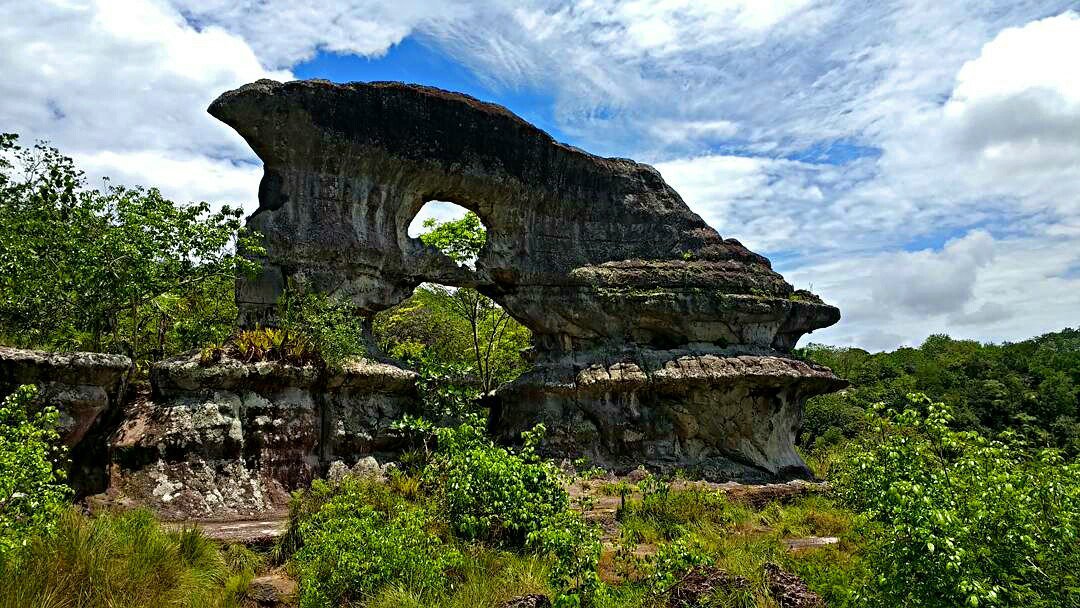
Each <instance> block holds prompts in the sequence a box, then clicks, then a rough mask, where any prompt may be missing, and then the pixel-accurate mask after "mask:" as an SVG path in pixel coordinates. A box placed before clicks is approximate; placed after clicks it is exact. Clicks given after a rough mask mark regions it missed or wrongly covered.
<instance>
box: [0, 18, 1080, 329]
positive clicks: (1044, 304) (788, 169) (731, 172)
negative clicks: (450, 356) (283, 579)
mask: <svg viewBox="0 0 1080 608" xmlns="http://www.w3.org/2000/svg"><path fill="white" fill-rule="evenodd" d="M1073 5H1074V3H1071V2H1069V1H1068V0H1011V1H1008V2H1005V1H1003V0H1001V1H998V0H995V1H994V2H992V3H990V4H987V3H986V2H984V1H983V0H960V1H958V2H939V1H934V0H905V1H900V0H895V1H894V0H886V1H883V2H875V3H865V2H858V1H856V0H844V1H841V2H825V1H824V0H791V1H786V0H769V1H763V0H732V1H725V2H721V1H716V2H700V1H696V0H655V1H646V0H629V1H616V0H558V1H555V0H553V1H546V0H456V1H453V2H438V3H432V2H428V1H426V0H397V1H395V2H385V1H382V0H338V1H334V2H331V1H327V0H321V1H318V2H314V3H296V2H291V1H290V2H285V1H284V0H243V1H242V2H226V1H225V0H172V1H171V2H167V1H166V0H112V1H110V0H98V1H91V0H74V1H71V2H61V1H60V0H39V1H38V2H7V3H0V73H3V74H4V76H5V78H4V79H3V80H0V95H2V96H3V98H4V100H5V101H4V103H3V104H0V124H2V125H3V129H4V130H14V131H17V132H20V133H21V134H22V135H23V136H24V137H25V138H27V139H34V138H47V139H51V140H52V141H53V143H55V144H57V145H58V146H60V147H61V148H62V149H64V150H65V151H66V152H68V153H71V154H73V155H74V156H75V157H76V158H77V159H78V160H79V161H80V163H82V164H83V165H84V166H85V167H87V168H88V169H89V170H90V172H91V174H92V175H93V176H97V175H102V174H110V175H113V176H114V177H116V178H117V181H126V182H131V183H144V184H148V185H158V186H160V187H162V189H163V190H164V191H165V192H166V194H168V195H170V196H172V197H174V198H178V199H181V200H201V199H207V200H211V201H212V202H233V203H243V204H245V206H247V207H248V208H249V209H250V208H251V207H252V206H253V203H254V192H255V190H256V188H257V180H258V175H259V169H258V166H257V165H256V164H250V162H249V161H252V160H253V156H252V155H251V152H250V151H249V150H248V148H247V146H246V144H245V143H244V142H243V141H242V140H241V139H240V138H239V137H238V136H236V135H235V134H234V133H233V132H232V131H231V130H230V129H229V128H228V127H225V126H224V125H222V124H220V123H218V122H217V121H216V120H214V119H213V118H211V117H209V116H208V115H207V114H206V113H205V108H206V106H207V104H208V103H209V102H210V101H211V100H212V99H213V98H214V97H216V96H217V95H218V94H220V93H221V92H222V91H224V90H227V89H230V88H234V87H236V86H238V85H240V84H243V83H245V82H249V81H252V80H255V79H257V78H260V77H264V76H270V77H275V78H277V79H287V78H289V77H290V75H289V74H288V72H285V71H278V72H274V71H271V70H270V69H268V68H274V67H280V68H288V67H290V66H292V65H295V63H296V62H298V61H301V60H304V59H306V58H309V57H311V56H312V55H313V54H314V53H316V52H318V51H320V50H322V51H330V52H338V53H355V54H360V55H366V56H378V55H381V54H384V53H386V52H387V51H388V50H389V49H391V48H392V46H393V45H394V44H397V43H398V42H400V41H401V40H403V39H404V38H405V37H406V36H409V35H419V36H422V37H423V38H424V41H425V43H426V44H430V45H434V46H435V47H437V48H438V49H441V50H442V51H443V52H445V53H447V54H449V55H451V56H452V57H453V58H455V59H457V60H459V61H460V62H462V63H463V64H465V65H466V66H467V67H470V68H472V69H473V70H474V71H475V72H476V74H477V76H478V77H479V78H480V80H481V81H482V82H484V83H486V84H487V85H489V86H490V87H493V88H495V89H496V90H498V89H520V90H526V89H528V90H536V91H542V92H543V93H544V95H545V96H547V97H550V98H551V99H552V103H553V107H552V111H553V114H554V117H555V121H556V122H557V124H558V126H559V128H560V129H561V130H562V131H563V132H564V133H566V134H568V135H569V136H571V137H573V138H574V139H575V143H577V144H579V145H582V146H583V147H585V148H587V149H589V150H590V151H593V152H597V153H602V154H612V155H619V156H631V157H634V158H638V159H642V160H645V161H647V162H653V163H654V164H656V165H657V167H658V168H659V169H660V171H661V172H662V173H663V175H664V176H665V178H666V179H667V180H668V181H669V182H670V183H671V184H672V185H673V186H675V187H676V189H678V190H679V192H680V193H681V194H682V195H683V196H684V198H685V199H686V201H687V203H688V204H690V206H691V207H692V208H693V209H695V210H696V211H697V212H699V213H700V214H701V215H702V216H703V217H704V218H705V219H706V221H709V222H710V223H711V224H713V225H714V226H715V227H716V228H717V229H718V230H719V231H720V232H721V234H723V235H724V236H726V237H735V238H738V239H739V240H741V241H743V242H744V243H746V244H747V245H748V246H750V247H751V248H753V249H755V250H758V251H760V252H762V253H765V254H767V255H771V256H772V257H774V261H776V262H777V267H778V268H779V269H780V270H782V271H784V272H785V274H787V275H788V276H789V278H790V279H791V280H792V282H793V283H795V284H796V285H798V286H800V287H806V286H809V284H810V283H813V285H814V289H815V290H817V291H820V292H822V294H823V295H824V296H825V297H826V299H829V300H832V301H834V302H835V303H837V304H839V305H840V306H841V309H842V311H843V313H844V320H843V321H842V322H841V324H840V325H838V326H836V327H834V328H829V329H827V330H825V331H824V332H821V333H819V334H815V336H814V339H829V340H833V341H840V342H849V343H851V342H855V343H859V344H862V345H864V346H869V347H889V346H893V345H895V344H896V343H899V342H900V341H902V340H904V339H909V341H913V342H918V341H919V340H921V339H922V337H925V335H926V334H927V333H931V332H934V331H947V332H950V333H956V334H957V335H962V336H968V337H980V338H1006V337H1007V338H1023V337H1026V336H1028V335H1032V334H1035V333H1038V332H1040V331H1047V330H1050V329H1054V328H1056V327H1060V326H1061V325H1065V324H1068V323H1070V322H1072V321H1073V317H1074V316H1075V310H1076V309H1077V308H1078V306H1077V304H1078V303H1077V300H1076V296H1074V295H1073V294H1076V293H1080V289H1078V287H1080V286H1078V285H1077V279H1076V278H1072V277H1075V276H1076V274H1077V272H1076V269H1077V268H1080V260H1078V259H1077V254H1076V252H1077V251H1080V196H1078V195H1077V192H1080V78H1078V77H1077V71H1076V66H1075V62H1076V57H1078V56H1080V15H1078V14H1077V13H1076V12H1075V11H1074V12H1065V11H1066V9H1068V8H1070V6H1073ZM871 149H872V150H875V151H877V153H875V154H866V152H867V151H868V150H871ZM845 150H847V151H845ZM800 152H801V154H799V153H800ZM844 154H847V155H849V156H850V158H847V159H843V158H841V160H842V161H843V162H839V164H829V163H830V162H836V158H835V156H836V155H840V156H841V157H842V156H843V155H844ZM793 158H798V159H801V160H792V159H793ZM429 213H431V214H434V216H435V217H439V218H441V219H448V218H450V217H453V216H451V215H449V212H448V211H447V210H446V209H444V208H442V207H439V206H437V205H436V206H429V207H428V208H425V210H424V211H423V212H422V214H421V215H422V216H424V217H426V216H427V214H429ZM421 219H422V218H421ZM950 237H951V240H948V239H949V238H950ZM946 240H947V241H948V242H946V243H945V244H944V245H942V246H940V247H935V248H929V249H927V248H923V249H922V250H920V251H914V252H910V251H905V249H910V248H911V244H912V243H913V242H933V243H938V242H942V241H946Z"/></svg>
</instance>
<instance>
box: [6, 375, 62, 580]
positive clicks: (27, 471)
mask: <svg viewBox="0 0 1080 608" xmlns="http://www.w3.org/2000/svg"><path fill="white" fill-rule="evenodd" d="M59 418H60V414H59V412H58V411H57V410H56V408H54V407H48V406H46V407H42V406H41V404H40V402H39V400H38V391H37V388H36V387H34V386H32V385H27V386H20V387H19V388H18V389H17V390H16V391H15V392H14V393H12V394H11V395H9V396H8V397H7V398H5V399H4V401H3V403H2V404H0V562H4V561H7V560H9V559H13V558H17V557H18V553H19V550H20V548H21V547H23V546H25V545H26V544H27V543H28V541H29V540H30V539H31V538H33V537H34V536H38V535H41V534H46V533H48V532H49V530H51V529H52V526H53V524H54V523H55V522H56V519H57V517H59V515H60V513H61V512H62V511H63V509H64V507H65V505H66V502H67V498H68V496H69V495H70V494H71V490H70V489H68V487H67V486H66V485H64V483H63V478H64V470H63V467H62V459H63V456H64V450H63V448H61V447H60V446H59V445H58V441H59V438H60V436H59V433H58V432H57V425H58V421H59Z"/></svg>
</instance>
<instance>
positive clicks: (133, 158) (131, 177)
mask: <svg viewBox="0 0 1080 608" xmlns="http://www.w3.org/2000/svg"><path fill="white" fill-rule="evenodd" d="M75 162H76V164H77V165H78V166H79V167H80V168H82V169H83V170H85V171H86V172H87V173H88V174H90V175H92V176H108V177H109V179H110V181H111V182H112V183H117V184H145V185H148V186H154V187H156V188H157V189H159V190H161V193H162V194H163V195H165V197H166V198H170V199H173V200H176V201H179V202H185V203H186V202H200V201H206V202H208V203H212V206H213V207H215V208H216V207H218V206H220V205H230V206H232V207H237V206H240V207H243V208H244V209H246V210H247V211H248V212H249V213H250V212H251V211H253V210H254V209H255V208H256V207H258V205H259V180H260V179H261V178H262V165H260V164H257V163H236V162H233V161H229V160H227V159H213V158H208V157H206V156H202V155H198V154H188V153H168V152H160V151H157V150H140V151H137V152H124V153H116V152H112V151H108V150H103V151H99V152H92V153H85V154H83V153H80V154H76V156H75ZM90 185H91V186H95V187H96V186H99V184H98V183H95V181H94V180H91V184H90Z"/></svg>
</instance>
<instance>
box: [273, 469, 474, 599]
mask: <svg viewBox="0 0 1080 608" xmlns="http://www.w3.org/2000/svg"><path fill="white" fill-rule="evenodd" d="M312 492H316V493H324V494H325V493H329V494H330V495H329V496H326V497H325V498H326V500H325V502H323V504H322V505H321V506H320V507H319V508H318V510H317V511H315V512H314V513H313V514H312V515H310V516H309V517H307V518H305V519H303V520H302V521H300V522H299V531H300V537H301V539H302V545H301V547H300V550H299V551H298V552H297V553H296V555H295V556H294V560H295V563H296V565H297V570H298V574H299V578H300V605H301V606H302V607H303V608H315V607H323V606H325V607H330V606H340V605H342V604H349V603H353V602H360V601H362V600H365V599H368V598H369V597H371V596H372V595H373V594H374V592H375V591H377V590H380V589H381V588H382V587H384V586H386V585H387V584H389V583H392V582H393V583H395V584H398V585H402V586H404V587H406V588H407V589H409V590H410V591H411V592H413V593H415V594H416V595H417V596H419V597H421V598H423V597H427V596H429V595H437V594H439V593H440V592H441V591H443V589H444V587H445V583H446V580H447V572H448V571H449V570H451V569H452V568H454V567H455V566H457V565H459V564H460V562H461V555H460V554H459V553H458V552H457V551H456V550H454V549H453V548H452V547H450V546H448V545H447V544H445V543H443V541H442V540H441V539H440V538H439V536H437V535H436V534H434V533H432V532H431V531H429V529H428V528H430V527H432V525H433V523H434V522H433V519H432V517H431V516H430V515H429V514H428V512H427V511H426V510H425V509H424V508H422V507H420V506H418V505H412V504H410V503H408V502H406V501H404V500H402V499H399V498H397V497H395V496H394V495H392V494H390V493H389V492H387V491H386V490H385V488H384V487H382V486H381V485H380V484H377V483H375V482H370V481H363V480H361V481H355V480H348V479H346V480H345V481H343V482H342V484H340V485H339V486H338V487H336V488H334V490H333V491H332V492H329V490H327V489H326V488H325V487H321V488H320V487H315V488H313V489H312ZM373 503H374V504H373Z"/></svg>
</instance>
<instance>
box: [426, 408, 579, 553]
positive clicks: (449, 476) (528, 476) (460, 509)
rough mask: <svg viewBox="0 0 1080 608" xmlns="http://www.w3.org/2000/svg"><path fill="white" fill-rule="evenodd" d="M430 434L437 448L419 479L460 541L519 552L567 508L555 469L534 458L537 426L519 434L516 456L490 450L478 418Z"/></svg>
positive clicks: (493, 447)
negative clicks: (431, 492)
mask: <svg viewBox="0 0 1080 608" xmlns="http://www.w3.org/2000/svg"><path fill="white" fill-rule="evenodd" d="M435 433H436V437H437V441H438V449H437V451H436V453H435V456H434V459H433V461H432V464H431V465H430V466H429V468H428V470H427V471H426V473H425V476H426V479H427V481H428V483H429V484H430V485H431V487H433V488H435V491H436V492H437V494H438V497H439V499H440V501H441V503H442V504H443V505H444V507H445V509H446V512H447V514H448V516H449V518H450V523H451V526H452V527H453V528H454V531H455V532H456V533H457V534H458V535H460V536H462V537H463V538H466V539H480V540H487V541H495V542H497V543H501V544H506V545H510V546H517V547H521V546H524V544H525V540H526V537H527V536H528V535H529V533H530V532H534V531H536V530H538V529H539V528H540V527H541V526H542V524H543V522H544V521H545V520H546V519H548V518H550V517H552V516H554V515H557V514H560V513H562V512H563V511H565V510H567V509H568V508H569V506H570V499H569V497H568V496H567V493H566V490H564V489H563V487H562V484H561V483H560V481H559V470H558V469H557V468H556V467H555V466H554V465H553V464H551V463H549V462H542V461H541V460H540V459H539V458H538V457H537V456H536V452H535V448H536V445H537V443H538V442H539V440H540V436H541V434H542V433H543V426H542V425H541V426H538V427H537V429H535V430H534V431H533V432H532V433H526V434H525V435H526V437H525V442H524V443H525V445H524V447H523V448H522V449H521V451H520V452H519V453H517V454H513V453H511V452H509V451H508V450H506V449H505V448H502V447H499V446H496V445H495V444H494V443H493V442H492V441H491V439H489V438H488V437H487V436H486V435H485V434H484V429H483V426H482V422H481V421H480V419H479V418H478V417H472V418H470V419H469V420H468V421H466V422H464V423H462V424H461V425H459V426H457V427H455V428H440V429H437V430H436V431H435Z"/></svg>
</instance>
